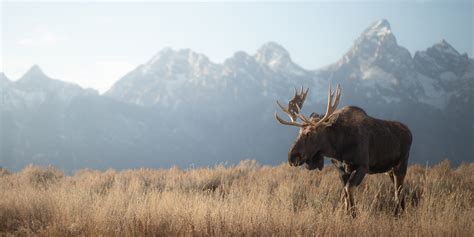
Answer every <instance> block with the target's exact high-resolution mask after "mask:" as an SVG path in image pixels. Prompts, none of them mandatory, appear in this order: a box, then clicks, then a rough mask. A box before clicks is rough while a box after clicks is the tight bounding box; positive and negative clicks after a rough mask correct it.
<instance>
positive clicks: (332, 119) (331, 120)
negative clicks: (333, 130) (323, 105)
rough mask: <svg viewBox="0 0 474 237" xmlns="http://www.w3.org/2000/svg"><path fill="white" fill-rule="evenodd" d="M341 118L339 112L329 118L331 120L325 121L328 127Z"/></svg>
mask: <svg viewBox="0 0 474 237" xmlns="http://www.w3.org/2000/svg"><path fill="white" fill-rule="evenodd" d="M338 118H339V114H335V115H333V116H331V117H330V118H329V121H327V122H325V124H326V127H332V126H333V125H334V124H336V122H337V119H338Z"/></svg>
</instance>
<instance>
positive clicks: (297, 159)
mask: <svg viewBox="0 0 474 237" xmlns="http://www.w3.org/2000/svg"><path fill="white" fill-rule="evenodd" d="M288 163H289V164H290V166H300V165H301V164H302V163H303V162H302V158H301V155H300V154H299V153H292V152H290V153H289V154H288Z"/></svg>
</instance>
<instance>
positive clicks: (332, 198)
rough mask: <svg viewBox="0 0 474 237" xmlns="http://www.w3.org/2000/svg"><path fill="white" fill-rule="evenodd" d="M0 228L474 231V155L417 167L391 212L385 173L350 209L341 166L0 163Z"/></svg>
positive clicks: (119, 232)
mask: <svg viewBox="0 0 474 237" xmlns="http://www.w3.org/2000/svg"><path fill="white" fill-rule="evenodd" d="M0 190H1V192H0V235H6V236H8V235H20V236H24V235H38V236H76V235H80V236H84V235H86V236H169V235H172V236H176V235H179V236H183V235H184V236H208V235H211V236H235V235H238V236H275V235H276V236H367V235H369V236H473V235H474V227H473V223H474V209H473V207H474V197H473V193H474V164H464V165H461V166H460V167H457V168H450V166H449V162H443V163H441V164H438V165H436V166H434V167H430V168H426V167H422V166H411V167H410V168H409V171H408V175H407V179H406V185H405V193H406V200H407V208H406V211H405V212H404V214H403V215H401V216H398V217H397V216H394V215H393V208H394V207H395V203H394V200H393V195H392V193H393V186H392V183H391V182H390V180H389V177H388V175H385V174H380V175H369V176H366V178H365V180H364V181H363V183H362V184H361V185H360V187H359V188H358V190H357V193H356V203H357V210H358V216H357V218H354V219H353V218H351V217H350V216H348V215H346V214H345V211H344V205H343V204H342V202H341V201H340V200H341V195H340V194H341V191H342V189H341V184H340V181H339V178H338V176H337V172H336V170H335V169H334V168H333V167H332V166H327V167H325V169H324V170H323V171H322V172H318V171H307V170H304V169H299V168H291V167H289V166H288V165H287V164H282V165H280V166H277V167H271V166H261V165H259V164H257V163H255V162H254V161H243V162H241V163H240V164H239V165H236V166H233V167H224V166H216V167H213V168H199V169H186V170H183V169H179V168H172V169H160V170H153V169H139V170H125V171H120V172H118V171H114V170H108V171H105V172H99V171H94V170H81V171H78V172H76V173H75V175H73V176H66V175H64V174H63V173H62V172H61V171H60V170H57V169H55V168H52V167H49V168H40V167H34V166H29V167H26V168H25V169H24V170H22V171H21V172H18V173H9V172H8V171H6V170H0Z"/></svg>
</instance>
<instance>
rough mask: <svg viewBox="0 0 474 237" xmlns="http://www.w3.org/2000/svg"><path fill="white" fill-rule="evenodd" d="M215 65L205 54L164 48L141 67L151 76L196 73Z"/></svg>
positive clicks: (143, 71)
mask: <svg viewBox="0 0 474 237" xmlns="http://www.w3.org/2000/svg"><path fill="white" fill-rule="evenodd" d="M212 65H214V64H213V63H212V62H211V61H210V60H209V58H208V57H206V56H205V55H204V54H200V53H196V52H194V51H192V50H191V49H178V50H174V49H172V48H164V49H163V50H161V51H160V52H158V53H157V54H156V55H155V56H153V57H152V58H151V59H150V60H149V61H148V62H147V63H145V64H144V65H143V66H142V67H141V72H142V73H143V74H145V75H147V74H148V75H150V74H163V73H164V74H170V73H174V72H179V71H181V72H182V71H188V69H187V68H192V69H193V70H195V71H201V70H204V68H207V67H210V66H212Z"/></svg>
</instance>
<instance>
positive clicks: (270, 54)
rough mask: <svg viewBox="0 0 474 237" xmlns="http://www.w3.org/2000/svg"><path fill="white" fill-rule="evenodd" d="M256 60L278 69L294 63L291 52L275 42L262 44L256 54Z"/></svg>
mask: <svg viewBox="0 0 474 237" xmlns="http://www.w3.org/2000/svg"><path fill="white" fill-rule="evenodd" d="M255 60H256V61H257V62H258V63H260V64H263V65H267V66H268V67H270V68H271V69H272V70H278V69H281V68H285V67H287V66H289V65H292V64H293V62H292V61H291V57H290V53H288V51H287V50H286V49H285V48H284V47H283V46H281V45H279V44H277V43H275V42H268V43H265V44H264V45H262V46H261V47H260V48H259V49H258V50H257V53H256V54H255Z"/></svg>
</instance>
